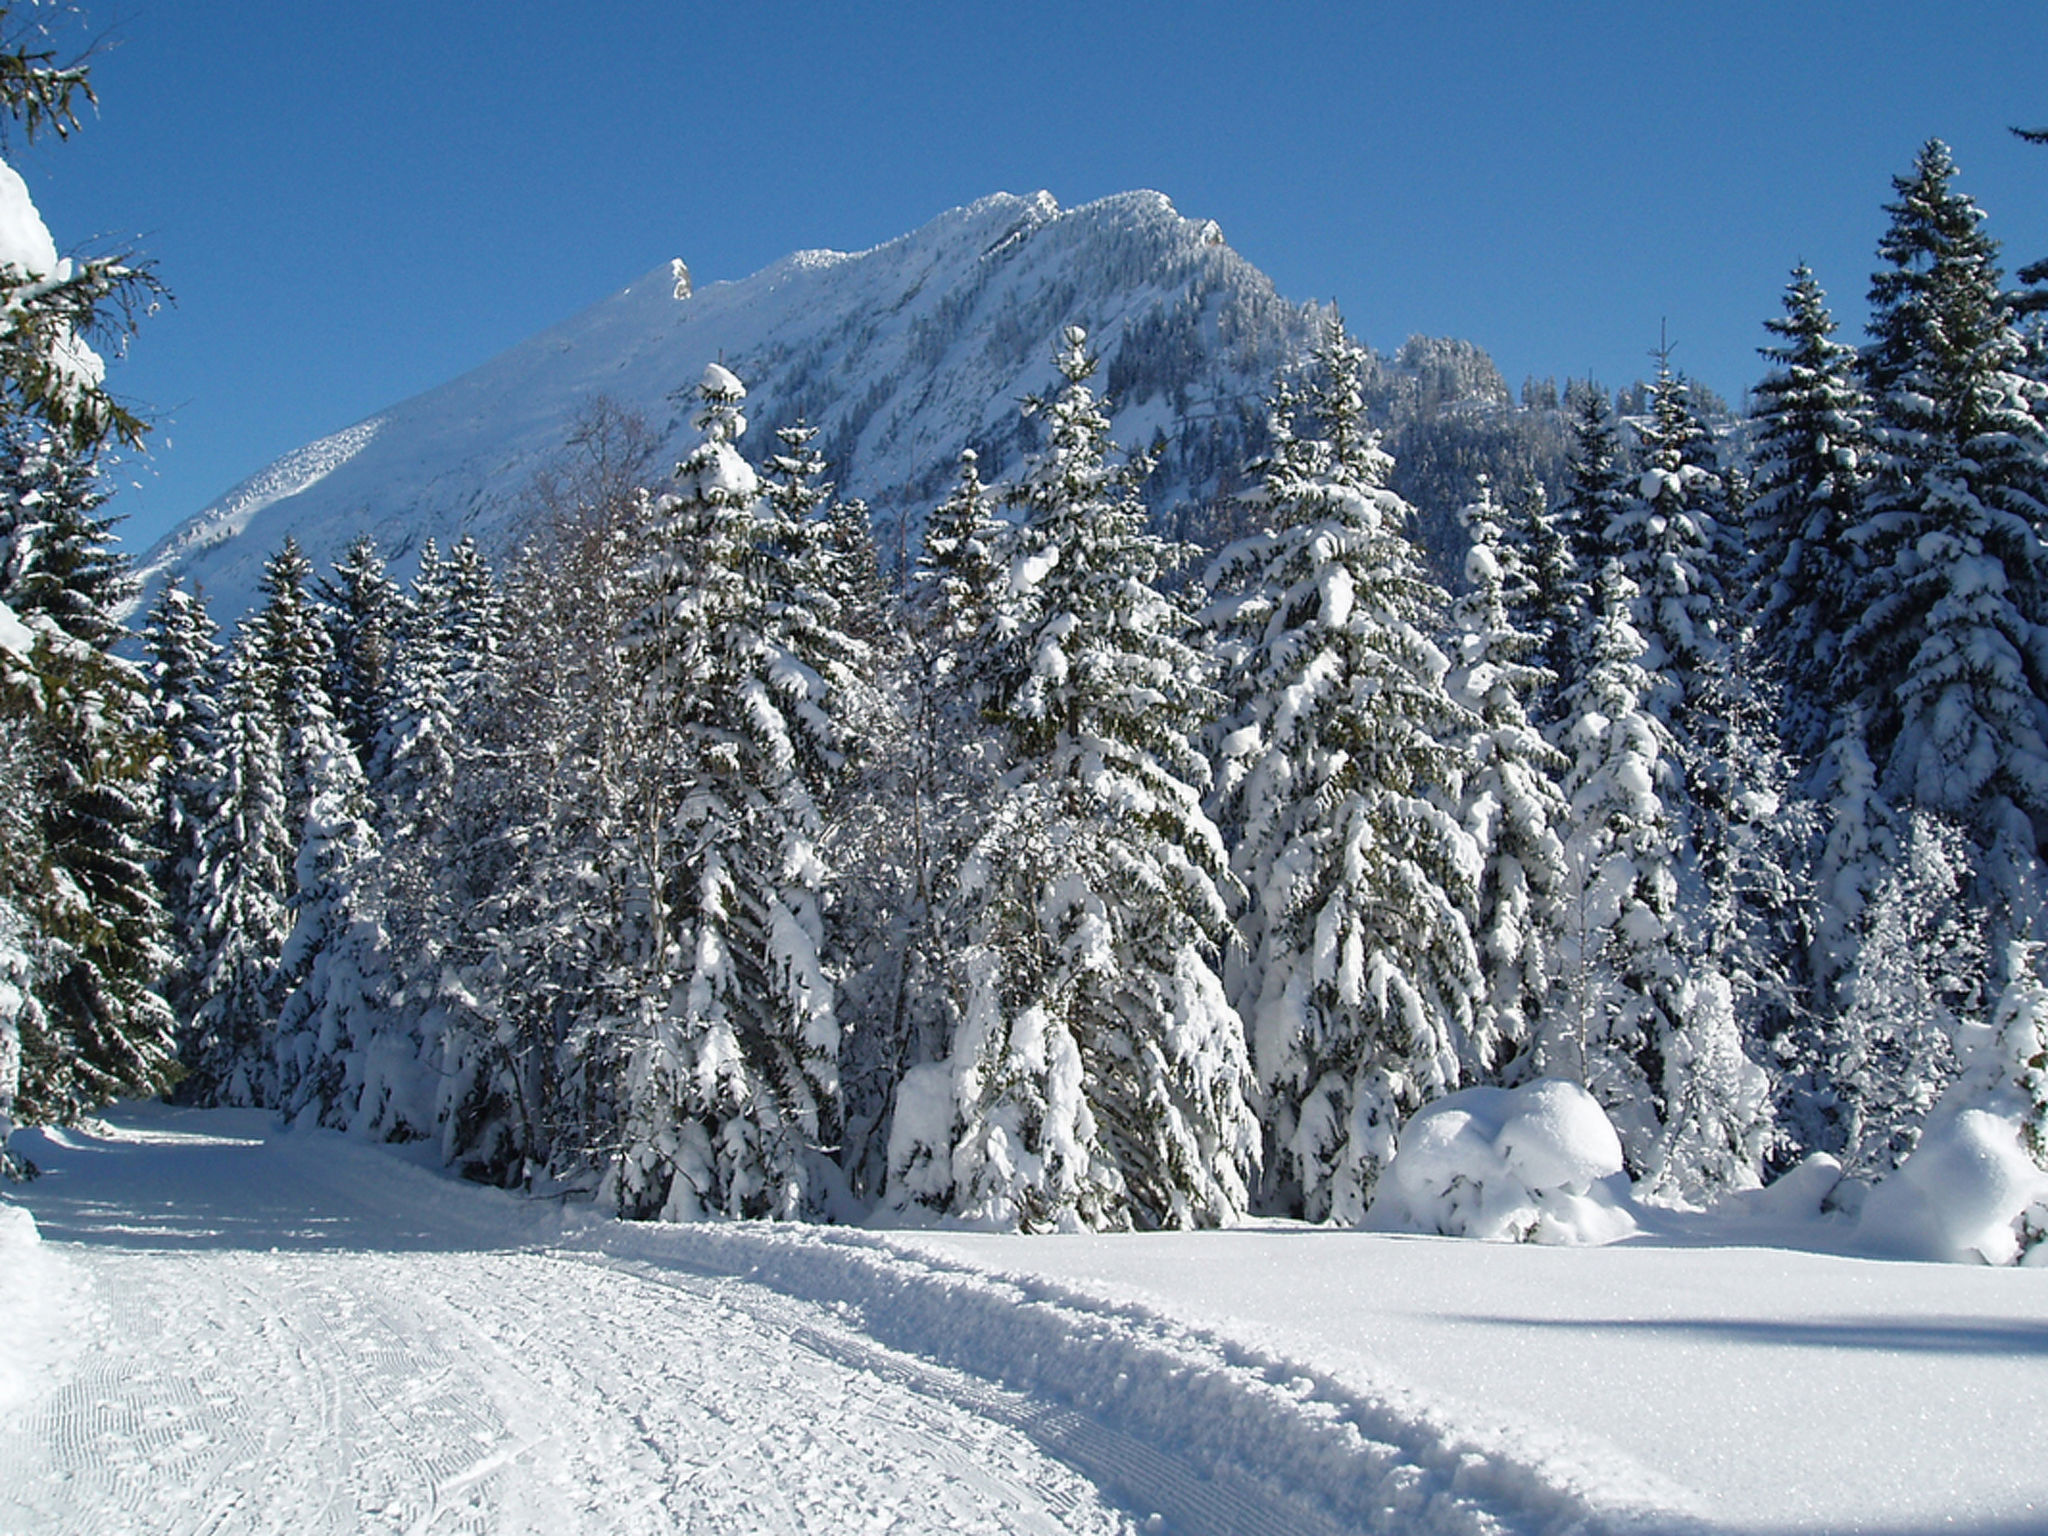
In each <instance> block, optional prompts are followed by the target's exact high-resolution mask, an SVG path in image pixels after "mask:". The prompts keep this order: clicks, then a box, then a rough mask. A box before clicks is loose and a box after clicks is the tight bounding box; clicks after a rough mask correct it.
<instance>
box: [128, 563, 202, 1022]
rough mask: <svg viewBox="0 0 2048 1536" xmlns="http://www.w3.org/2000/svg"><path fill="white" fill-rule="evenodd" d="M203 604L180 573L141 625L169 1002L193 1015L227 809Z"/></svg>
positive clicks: (182, 1015) (184, 1015)
mask: <svg viewBox="0 0 2048 1536" xmlns="http://www.w3.org/2000/svg"><path fill="white" fill-rule="evenodd" d="M218 632H219V631H218V629H217V627H216V626H215V624H214V622H213V619H212V617H211V616H210V615H209V614H208V613H207V611H206V605H205V603H204V602H203V601H202V600H201V599H200V597H199V595H198V594H197V593H193V592H187V591H186V590H185V589H184V588H183V587H182V586H180V585H179V584H178V582H177V581H176V580H175V579H173V580H171V581H167V582H165V583H164V585H163V588H162V590H161V591H159V592H158V593H157V597H156V601H155V603H153V604H152V605H151V607H150V612H149V620H148V623H147V625H146V626H145V628H144V630H143V644H144V647H145V650H146V652H147V655H148V658H149V662H148V666H149V678H150V683H151V690H150V696H151V700H152V716H153V718H152V726H153V729H154V731H155V734H156V737H157V742H158V747H159V752H160V755H159V757H158V759H157V769H156V777H157V784H156V827H155V831H154V833H153V835H152V837H151V839H150V842H151V845H152V848H153V851H154V854H155V877H156V885H157V889H158V891H159V892H161V894H162V898H163V903H164V909H165V913H166V918H167V924H168V927H167V936H166V939H167V947H168V949H169V953H170V963H169V965H168V967H167V969H166V970H165V972H164V978H163V994H164V1000H165V1002H167V1003H168V1004H169V1005H170V1008H171V1011H172V1013H173V1015H174V1016H175V1017H177V1018H179V1019H180V1020H184V1019H188V1018H190V1016H191V1012H192V1007H193V1003H194V989H195V988H196V986H197V985H198V979H199V973H200V971H201V970H202V968H203V967H204V965H205V963H206V944H205V921H204V913H203V911H202V908H201V903H200V900H199V896H200V887H199V871H200V867H201V865H202V864H203V863H204V861H205V856H206V828H207V825H208V824H209V823H210V822H211V821H212V820H213V818H214V815H215V813H216V811H217V810H218V809H219V795H220V688H221V653H220V645H219V642H218V641H217V639H216V638H215V637H216V635H217V634H218Z"/></svg>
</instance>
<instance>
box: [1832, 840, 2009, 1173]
mask: <svg viewBox="0 0 2048 1536" xmlns="http://www.w3.org/2000/svg"><path fill="white" fill-rule="evenodd" d="M1883 834H1884V835H1883V841H1882V843H1881V844H1880V851H1881V853H1882V855H1883V857H1882V858H1881V860H1880V861H1879V862H1878V863H1877V865H1876V868H1875V871H1874V873H1875V880H1874V883H1873V884H1872V886H1871V888H1870V890H1869V894H1868V897H1867V900H1866V902H1865V904H1864V906H1863V909H1862V911H1861V912H1860V913H1859V915H1858V919H1857V922H1856V924H1855V930H1854V931H1855V940H1856V942H1855V947H1854V950H1853V952H1852V954H1853V958H1852V959H1851V961H1850V963H1849V966H1848V968H1847V970H1846V972H1845V974H1844V975H1843V976H1842V977H1841V979H1840V981H1839V983H1838V985H1837V988H1836V998H1837V1006H1838V1008H1839V1012H1838V1013H1837V1015H1836V1017H1835V1021H1834V1031H1833V1038H1832V1039H1831V1040H1830V1041H1829V1045H1830V1047H1831V1049H1830V1053H1829V1057H1828V1062H1827V1066H1828V1079H1829V1082H1830V1085H1831V1086H1832V1087H1833V1088H1834V1090H1835V1094H1836V1110H1837V1117H1838V1119H1839V1130H1840V1134H1841V1137H1842V1147H1841V1153H1840V1155H1841V1158H1842V1163H1843V1165H1844V1167H1845V1168H1847V1169H1848V1171H1849V1172H1851V1173H1854V1174H1862V1175H1864V1176H1866V1177H1868V1176H1878V1177H1882V1176H1883V1175H1884V1174H1886V1173H1888V1172H1890V1171H1891V1170H1892V1169H1893V1168H1895V1167H1897V1166H1898V1165H1899V1164H1900V1163H1901V1162H1903V1161H1905V1159H1906V1158H1907V1157H1908V1156H1909V1155H1910V1154H1911V1152H1912V1150H1913V1148H1914V1146H1915V1145H1916V1144H1917V1143H1918V1141H1919V1139H1920V1132H1921V1129H1922V1127H1923V1125H1924V1123H1925V1121H1926V1118H1927V1114H1928V1111H1929V1110H1931V1109H1932V1108H1933V1107H1934V1104H1935V1102H1936V1101H1937V1100H1938V1099H1939V1098H1940V1097H1941V1094H1942V1092H1943V1090H1944V1089H1945V1088H1946V1087H1947V1086H1948V1085H1949V1083H1950V1082H1951V1081H1953V1079H1954V1078H1955V1075H1956V1070H1957V1068H1956V1056H1955V1044H1954V1042H1955V1040H1956V1039H1957V1037H1958V1034H1959V1032H1960V1031H1961V1028H1962V1026H1963V1024H1964V1023H1965V1022H1966V1021H1968V1020H1971V1019H1974V1018H1977V1017H1981V1015H1982V1013H1983V1011H1984V1004H1985V987H1986V981H1987V971H1988V969H1989V966H1988V960H1989V956H1988V955H1987V954H1986V949H1985V935H1984V931H1983V924H1982V920H1981V917H1980V915H1979V913H1978V912H1976V911H1974V910H1973V909H1972V903H1971V901H1970V899H1969V890H1968V886H1969V882H1970V879H1971V874H1972V866H1973V863H1974V858H1973V849H1972V848H1971V845H1970V840H1969V838H1968V837H1967V836H1966V835H1965V834H1964V833H1963V831H1962V830H1961V829H1960V828H1959V827H1957V826H1956V825H1955V824H1954V823H1952V822H1950V821H1948V820H1947V819H1945V818H1944V817H1942V816H1940V815H1938V814H1936V813H1934V812H1930V811H1927V810H1924V809H1920V808H1917V807H1915V808H1908V809H1907V810H1906V811H1905V812H1904V813H1903V815H1900V816H1898V817H1896V818H1894V819H1892V820H1890V822H1889V824H1888V825H1887V826H1885V827H1884V829H1883Z"/></svg>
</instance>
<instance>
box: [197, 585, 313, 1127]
mask: <svg viewBox="0 0 2048 1536" xmlns="http://www.w3.org/2000/svg"><path fill="white" fill-rule="evenodd" d="M273 708H274V701H273V698H272V690H271V687H270V679H269V676H268V673H267V671H266V669H265V667H264V665H263V661H262V657H261V654H260V643H259V641H258V639H257V636H256V633H255V631H254V630H253V629H252V628H250V627H248V626H246V625H245V626H244V628H243V630H242V632H241V634H240V635H239V636H238V637H237V639H236V642H235V644H234V645H233V646H232V647H231V648H230V650H229V653H228V663H227V672H226V682H225V686H224V689H223V694H222V700H221V721H220V775H221V777H220V782H219V787H218V790H217V797H216V803H215V809H214V815H213V819H212V821H211V822H209V823H208V824H207V827H206V829H205V833H204V849H203V852H202V855H201V858H200V865H199V877H198V882H197V885H198V891H197V900H198V904H199V910H200V913H201V935H202V938H203V940H204V943H205V946H206V947H205V959H204V962H203V964H202V967H201V970H200V974H199V978H198V981H197V983H196V985H195V986H194V989H193V994H192V995H193V998H194V1003H195V1006H194V1009H193V1015H192V1021H191V1024H190V1027H189V1028H188V1030H187V1032H186V1035H185V1038H184V1041H183V1045H182V1049H181V1052H180V1054H181V1056H182V1058H183V1061H184V1064H185V1066H186V1068H187V1077H186V1079H185V1081H184V1083H183V1084H182V1085H181V1089H180V1091H181V1094H182V1095H183V1096H184V1097H186V1098H188V1099H191V1100H193V1101H194V1102H197V1103H202V1104H235V1105H258V1106H274V1105H275V1104H276V1101H277V1075H276V1065H275V1060H274V1057H273V1054H272V1050H271V1046H272V1040H273V1034H274V1028H275V1024H276V1020H277V1010H278V1005H279V1004H280V1002H281V1001H282V996H281V993H280V990H279V979H278V973H277V961H278V956H279V955H280V954H281V953H282V952H283V949H284V941H285V937H286V935H287V934H288V933H289V931H290V920H289V917H288V915H287V904H288V902H289V901H290V899H291V894H292V886H291V869H292V864H293V861H294V858H295V856H296V850H295V839H294V836H293V833H292V831H291V830H290V828H289V825H288V816H287V811H286V806H285V790H284V768H283V763H282V761H281V759H280V757H279V752H278V731H277V726H276V721H275V716H274V715H273V713H272V710H273Z"/></svg>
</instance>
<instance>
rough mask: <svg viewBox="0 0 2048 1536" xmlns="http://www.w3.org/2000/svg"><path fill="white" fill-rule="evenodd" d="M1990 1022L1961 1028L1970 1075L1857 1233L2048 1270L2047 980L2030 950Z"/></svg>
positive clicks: (1879, 1242)
mask: <svg viewBox="0 0 2048 1536" xmlns="http://www.w3.org/2000/svg"><path fill="white" fill-rule="evenodd" d="M2007 966H2008V970H2009V972H2010V974H2011V976H2012V978H2013V979H2012V980H2011V981H2010V982H2008V983H2007V984H2006V987H2005V990H2004V992H2003V994H2002V995H2001V996H2000V998H1999V1001H1998V1008H1997V1011H1996V1012H1995V1013H1994V1014H1993V1015H1992V1018H1991V1021H1990V1022H1989V1023H1988V1024H1962V1025H1959V1026H1958V1027H1957V1029H1956V1055H1957V1058H1958V1059H1959V1061H1960V1063H1961V1066H1962V1071H1961V1073H1960V1075H1959V1076H1958V1077H1957V1078H1956V1080H1955V1082H1954V1083H1953V1084H1952V1085H1950V1087H1949V1089H1948V1091H1947V1092H1946V1093H1944V1094H1943V1095H1942V1097H1941V1101H1940V1102H1939V1103H1938V1104H1936V1105H1935V1106H1934V1109H1933V1110H1932V1111H1931V1112H1930V1113H1929V1115H1928V1117H1927V1124H1926V1128H1925V1129H1924V1130H1923V1131H1922V1132H1921V1135H1920V1141H1919V1144H1918V1145H1917V1146H1915V1147H1914V1149H1913V1154H1912V1156H1910V1157H1908V1158H1907V1159H1906V1161H1905V1162H1903V1163H1902V1164H1900V1165H1899V1168H1898V1171H1897V1172H1895V1173H1893V1174H1891V1175H1890V1176H1889V1177H1888V1178H1886V1179H1885V1180H1884V1181H1883V1182H1882V1183H1880V1184H1879V1185H1878V1186H1877V1187H1876V1188H1875V1189H1873V1190H1872V1191H1871V1192H1870V1197H1869V1199H1867V1200H1866V1201H1865V1202H1864V1205H1863V1216H1862V1222H1861V1225H1860V1226H1859V1227H1858V1236H1859V1238H1860V1239H1861V1241H1862V1243H1863V1245H1864V1246H1865V1247H1867V1248H1870V1249H1872V1250H1873V1251H1876V1252H1879V1253H1884V1254H1888V1255H1891V1256H1893V1257H1897V1258H1909V1259H1938V1260H1945V1261H1948V1262H1951V1263H1962V1264H1974V1263H1982V1264H2012V1263H2016V1262H2022V1261H2024V1262H2028V1263H2042V1262H2044V1258H2043V1256H2044V1255H2048V1245H2044V1244H2043V1239H2044V1237H2048V1167H2044V1160H2048V1134H2044V1133H2048V985H2044V984H2043V983H2042V982H2041V981H2040V980H2039V978H2038V977H2037V976H2036V975H2035V973H2034V954H2033V946H2031V945H2025V944H2015V945H2014V946H2012V951H2011V957H2010V959H2009V960H2008V962H2007Z"/></svg>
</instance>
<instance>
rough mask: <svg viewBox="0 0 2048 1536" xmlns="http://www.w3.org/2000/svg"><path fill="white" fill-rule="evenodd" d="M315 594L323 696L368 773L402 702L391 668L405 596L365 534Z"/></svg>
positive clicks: (401, 624)
mask: <svg viewBox="0 0 2048 1536" xmlns="http://www.w3.org/2000/svg"><path fill="white" fill-rule="evenodd" d="M317 592H318V598H319V609H320V619H321V622H322V623H323V624H324V625H325V626H326V629H327V640H328V663H327V695H328V697H329V698H330V699H331V700H332V701H333V703H334V712H335V717H336V719H338V720H339V721H340V723H341V728H342V730H343V731H344V732H345V733H347V736H348V740H349V745H350V746H352V747H353V748H355V754H356V761H357V762H359V763H361V764H362V765H363V766H364V767H365V768H367V767H368V766H369V763H370V758H371V755H372V754H373V752H374V751H375V750H376V745H377V738H378V735H379V734H380V732H381V731H382V729H383V724H384V715H385V712H386V711H387V710H388V709H389V708H390V707H391V706H392V704H393V702H394V700H395V699H397V698H399V697H401V696H400V695H398V693H397V691H396V689H395V688H394V686H393V679H392V676H391V666H392V656H393V652H394V650H395V648H396V646H397V643H398V636H399V634H400V632H401V631H402V630H403V629H404V627H405V621H406V615H405V594H404V593H403V592H402V591H401V590H400V589H399V586H398V583H396V582H395V581H393V580H392V579H391V578H390V577H389V576H388V575H386V574H385V571H384V559H383V557H382V556H381V555H379V554H378V553H377V542H376V540H374V539H372V538H371V537H370V536H369V535H367V534H364V535H361V536H359V537H358V538H356V539H354V540H352V541H351V542H350V544H349V547H348V551H347V553H345V554H344V555H343V556H342V558H341V559H339V560H337V561H336V562H335V563H334V574H333V575H332V576H323V577H321V578H320V580H319V583H318V586H317Z"/></svg>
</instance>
